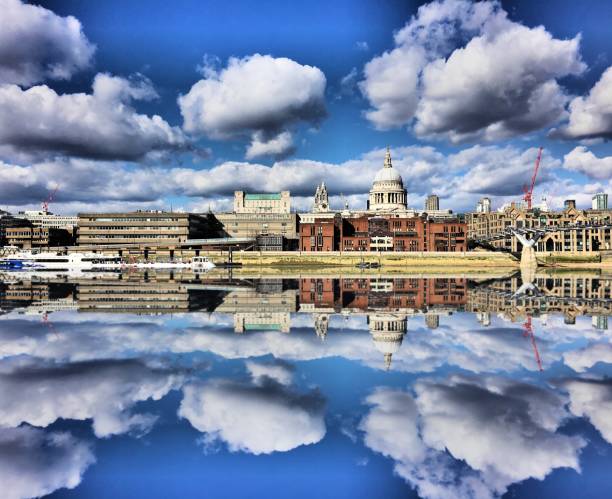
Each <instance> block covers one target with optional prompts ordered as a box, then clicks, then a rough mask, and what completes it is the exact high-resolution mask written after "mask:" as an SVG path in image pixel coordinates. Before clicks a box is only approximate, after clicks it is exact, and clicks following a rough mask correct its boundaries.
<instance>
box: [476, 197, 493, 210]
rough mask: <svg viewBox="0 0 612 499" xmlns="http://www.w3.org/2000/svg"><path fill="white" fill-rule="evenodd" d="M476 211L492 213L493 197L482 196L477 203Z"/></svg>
mask: <svg viewBox="0 0 612 499" xmlns="http://www.w3.org/2000/svg"><path fill="white" fill-rule="evenodd" d="M476 213H491V198H487V197H484V198H481V199H480V201H478V204H477V205H476Z"/></svg>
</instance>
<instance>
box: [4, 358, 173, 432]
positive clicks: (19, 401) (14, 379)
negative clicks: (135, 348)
mask: <svg viewBox="0 0 612 499" xmlns="http://www.w3.org/2000/svg"><path fill="white" fill-rule="evenodd" d="M182 381H183V376H182V375H180V374H178V373H175V372H172V371H169V370H164V369H160V368H151V367H148V366H146V365H145V364H142V363H141V362H138V361H132V360H125V361H104V360H100V361H92V362H81V363H78V362H77V363H73V364H66V365H59V366H51V367H32V366H25V367H18V368H16V369H12V370H9V371H8V372H7V371H4V372H1V373H0V399H1V400H2V404H1V405H0V425H4V426H18V425H19V424H21V423H22V422H27V423H29V424H32V425H35V426H42V427H46V426H48V425H50V424H51V423H53V422H54V421H56V420H57V419H75V420H85V419H92V420H93V430H94V433H95V434H96V436H98V437H108V436H110V435H117V434H121V433H126V432H136V433H139V434H142V433H145V432H147V431H148V430H149V429H150V428H151V426H152V425H153V423H154V422H155V420H156V417H155V416H154V415H152V414H145V413H133V412H132V411H131V408H132V407H133V406H134V405H135V404H136V403H138V402H141V401H144V400H147V399H153V400H159V399H161V398H162V397H163V396H165V395H166V394H167V393H168V392H169V391H170V390H172V389H175V388H178V387H179V386H180V385H181V384H182Z"/></svg>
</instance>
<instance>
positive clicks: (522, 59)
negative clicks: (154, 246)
mask: <svg viewBox="0 0 612 499" xmlns="http://www.w3.org/2000/svg"><path fill="white" fill-rule="evenodd" d="M0 12H1V14H0V208H4V209H9V210H12V211H18V210H23V209H28V208H30V209H31V208H36V207H38V206H39V205H40V202H41V201H43V200H44V199H45V198H46V197H47V195H48V193H49V191H52V190H54V189H55V188H56V187H59V190H58V193H57V195H56V201H55V203H54V204H53V205H52V210H53V211H55V212H57V213H76V212H78V211H79V210H105V209H122V210H123V209H137V208H169V207H171V206H172V207H173V208H175V209H185V210H196V211H197V210H207V209H208V208H209V207H210V208H212V209H213V210H214V209H225V208H228V207H229V205H230V203H229V199H230V196H231V193H232V191H233V190H235V189H246V190H251V191H264V192H265V191H268V192H272V191H277V190H280V189H289V190H291V191H292V193H293V195H294V198H295V202H294V205H295V207H296V208H297V209H308V208H309V207H310V204H311V196H312V195H313V193H314V189H315V186H316V184H317V183H318V182H320V181H321V180H325V181H326V182H327V184H328V186H329V187H330V192H331V194H332V205H335V206H341V204H342V201H341V200H342V196H344V198H345V199H346V200H348V202H349V203H350V206H351V207H353V208H363V207H365V198H366V196H365V194H366V193H367V191H368V189H369V187H370V185H371V181H372V177H373V175H374V173H375V171H376V170H377V169H378V168H380V167H381V165H382V159H383V155H384V148H385V146H387V145H389V146H390V147H391V148H392V153H393V157H394V164H395V166H396V167H397V168H398V169H399V170H400V171H401V173H402V175H403V177H404V182H405V184H406V187H407V189H408V196H409V197H408V200H409V205H411V206H413V207H420V206H421V205H422V203H423V200H424V198H425V196H426V195H427V194H429V193H431V192H435V193H437V194H439V195H440V196H441V198H442V201H441V202H442V206H443V207H445V208H451V209H453V210H455V211H464V210H470V209H472V208H473V206H474V204H475V202H476V200H477V199H478V198H479V197H481V196H483V195H489V196H492V197H493V198H494V205H495V206H499V205H501V204H502V203H504V202H506V201H508V200H518V199H519V198H520V196H521V193H522V186H523V184H524V183H525V182H527V181H528V180H529V179H530V177H531V171H532V168H533V163H534V161H535V157H536V154H537V148H538V147H539V146H543V147H544V157H543V161H542V169H541V174H540V177H539V182H538V185H537V187H536V194H535V199H536V200H537V201H539V200H540V198H541V197H542V196H545V197H546V198H547V199H548V201H549V204H552V205H553V206H560V205H561V204H562V202H563V200H564V199H565V198H568V197H572V198H575V199H577V201H578V204H579V205H580V206H583V207H587V206H588V205H589V203H590V198H591V196H592V194H593V193H594V192H597V191H599V190H607V191H609V190H611V189H610V180H611V179H612V146H610V144H609V139H610V138H611V137H612V53H610V50H611V49H610V46H611V45H610V39H611V37H612V35H610V30H609V19H610V17H611V16H612V4H610V2H606V1H603V0H602V1H596V0H593V1H590V2H584V3H581V4H578V3H577V2H574V1H571V0H558V1H554V2H552V1H540V2H532V1H529V0H524V1H518V2H505V1H504V2H496V1H483V2H478V3H472V2H468V1H467V0H443V1H435V2H429V3H423V2H411V1H408V0H402V1H400V0H387V1H385V2H379V1H375V0H363V1H360V2H354V1H352V0H344V1H338V2H333V4H330V3H329V2H320V5H317V2H308V3H304V4H300V5H294V4H293V3H287V2H278V1H273V0H270V1H265V2H259V3H258V7H257V9H254V8H253V6H252V2H249V1H247V0H243V1H236V2H231V4H230V2H218V1H212V0H211V1H195V0H193V1H192V0H178V1H175V2H172V3H171V4H168V3H167V2H164V1H161V0H151V1H149V2H146V3H143V2H133V3H129V4H128V3H127V2H122V1H118V0H108V1H105V2H76V1H71V0H56V1H40V2H33V3H29V4H28V3H23V2H21V1H20V0H0Z"/></svg>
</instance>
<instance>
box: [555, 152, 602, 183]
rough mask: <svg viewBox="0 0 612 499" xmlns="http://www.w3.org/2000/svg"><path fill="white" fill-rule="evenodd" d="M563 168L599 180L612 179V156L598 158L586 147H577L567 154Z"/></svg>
mask: <svg viewBox="0 0 612 499" xmlns="http://www.w3.org/2000/svg"><path fill="white" fill-rule="evenodd" d="M563 167H564V168H565V169H567V170H571V171H575V172H579V173H583V174H584V175H586V176H587V177H590V178H594V179H597V180H610V179H611V178H612V156H605V157H603V158H600V157H597V156H595V154H593V153H592V152H591V151H589V150H588V149H587V148H586V147H585V146H577V147H575V148H574V149H572V150H571V151H570V152H569V153H567V154H566V155H565V156H564V158H563Z"/></svg>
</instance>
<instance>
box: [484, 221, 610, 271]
mask: <svg viewBox="0 0 612 499" xmlns="http://www.w3.org/2000/svg"><path fill="white" fill-rule="evenodd" d="M586 229H612V223H588V222H585V223H582V222H578V223H575V224H568V225H544V226H538V227H507V228H506V229H505V230H503V231H501V232H498V233H497V234H494V235H492V236H489V237H485V238H477V239H472V243H474V244H476V245H480V246H490V245H491V243H492V242H494V241H500V240H503V239H506V238H508V237H516V238H517V239H518V241H519V243H521V268H525V267H533V268H535V267H537V265H538V263H537V260H536V255H535V245H536V243H537V242H538V241H539V240H540V239H541V238H542V237H544V236H545V235H546V234H550V233H555V232H570V231H579V230H586ZM497 249H499V250H501V251H507V252H510V253H511V251H510V250H508V249H506V248H497Z"/></svg>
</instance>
